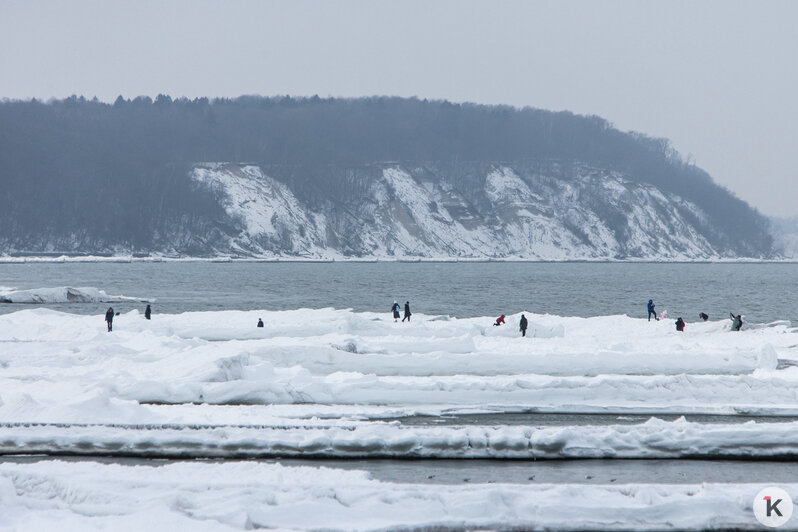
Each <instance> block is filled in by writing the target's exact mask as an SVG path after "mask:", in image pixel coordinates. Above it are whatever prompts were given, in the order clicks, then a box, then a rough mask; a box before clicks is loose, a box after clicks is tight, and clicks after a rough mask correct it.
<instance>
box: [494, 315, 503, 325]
mask: <svg viewBox="0 0 798 532" xmlns="http://www.w3.org/2000/svg"><path fill="white" fill-rule="evenodd" d="M499 325H504V314H502V315H501V316H499V317H498V318H496V323H494V324H493V326H494V327H498V326H499Z"/></svg>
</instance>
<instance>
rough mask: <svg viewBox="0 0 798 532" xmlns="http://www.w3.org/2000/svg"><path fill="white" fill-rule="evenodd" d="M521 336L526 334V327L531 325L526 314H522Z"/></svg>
mask: <svg viewBox="0 0 798 532" xmlns="http://www.w3.org/2000/svg"><path fill="white" fill-rule="evenodd" d="M520 325H521V336H526V328H527V326H529V322H528V321H526V316H524V315H523V314H521V324H520Z"/></svg>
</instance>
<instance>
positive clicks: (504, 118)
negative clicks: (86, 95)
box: [0, 96, 778, 260]
mask: <svg viewBox="0 0 798 532" xmlns="http://www.w3.org/2000/svg"><path fill="white" fill-rule="evenodd" d="M198 161H232V162H217V163H198ZM243 161H248V162H247V163H244V162H243ZM39 253H55V254H125V255H127V254H131V253H135V254H145V255H146V254H166V255H173V256H212V255H215V254H225V255H230V254H232V255H240V256H256V257H261V256H262V257H274V256H285V257H308V258H330V257H364V258H367V257H388V258H390V257H407V258H412V257H427V258H448V257H454V258H457V257H463V258H482V259H484V258H525V259H541V260H548V259H551V260H567V259H597V260H600V259H653V260H668V259H671V260H673V259H684V260H694V259H697V260H701V259H713V258H721V257H729V258H738V257H746V258H749V257H750V258H763V257H772V256H774V255H775V254H777V253H778V250H777V249H774V245H773V237H772V236H771V234H770V230H769V222H768V220H767V219H765V218H764V217H763V216H762V215H761V214H759V213H758V212H756V211H755V210H754V209H752V208H751V207H750V206H749V205H747V204H746V203H745V202H744V201H742V200H740V199H739V198H736V197H735V196H734V195H733V194H731V193H730V192H729V191H728V190H726V189H724V188H723V187H720V186H718V185H717V184H715V183H714V182H713V180H712V178H711V176H709V175H708V174H707V173H706V172H704V171H703V170H701V169H700V168H697V167H695V166H694V165H691V164H689V163H687V162H685V161H683V160H682V159H681V157H680V156H679V154H678V153H676V152H675V151H674V150H673V149H672V148H671V147H670V145H669V143H668V141H667V140H665V139H657V138H650V137H647V136H645V135H642V134H639V133H628V132H622V131H618V130H617V129H615V128H613V127H612V126H611V124H609V123H608V122H607V121H606V120H603V119H601V118H599V117H595V116H578V115H573V114H571V113H568V112H559V113H553V112H549V111H544V110H540V109H530V108H525V109H514V108H509V107H505V106H483V105H473V104H452V103H450V102H445V101H427V100H423V101H422V100H417V99H412V98H411V99H404V98H384V97H375V98H359V99H352V100H349V99H334V98H330V99H320V98H308V99H302V98H300V99H296V98H288V97H286V98H263V97H241V98H237V99H234V100H226V99H219V100H213V101H209V100H207V99H205V98H199V99H195V100H187V99H178V100H172V99H171V98H169V97H166V96H163V97H159V98H157V99H156V100H155V101H152V100H150V99H148V98H144V97H142V98H136V99H135V100H132V101H130V100H125V99H124V98H119V99H118V100H117V101H116V102H115V103H114V104H113V105H108V104H104V103H102V102H95V101H87V100H85V99H83V98H68V99H66V100H61V101H58V100H56V101H52V102H48V103H47V104H43V103H41V102H36V101H30V102H12V101H0V255H4V254H9V255H29V254H39Z"/></svg>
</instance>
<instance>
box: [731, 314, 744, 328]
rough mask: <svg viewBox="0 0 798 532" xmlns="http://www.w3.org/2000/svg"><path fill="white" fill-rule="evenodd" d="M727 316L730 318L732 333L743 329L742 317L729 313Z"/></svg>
mask: <svg viewBox="0 0 798 532" xmlns="http://www.w3.org/2000/svg"><path fill="white" fill-rule="evenodd" d="M729 315H730V316H731V320H732V331H739V330H740V329H742V328H743V317H742V315H740V314H737V315H736V316H735V315H734V313H733V312H730V313H729Z"/></svg>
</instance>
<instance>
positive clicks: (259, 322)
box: [258, 318, 263, 328]
mask: <svg viewBox="0 0 798 532" xmlns="http://www.w3.org/2000/svg"><path fill="white" fill-rule="evenodd" d="M258 327H260V328H263V320H262V319H260V318H258Z"/></svg>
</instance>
